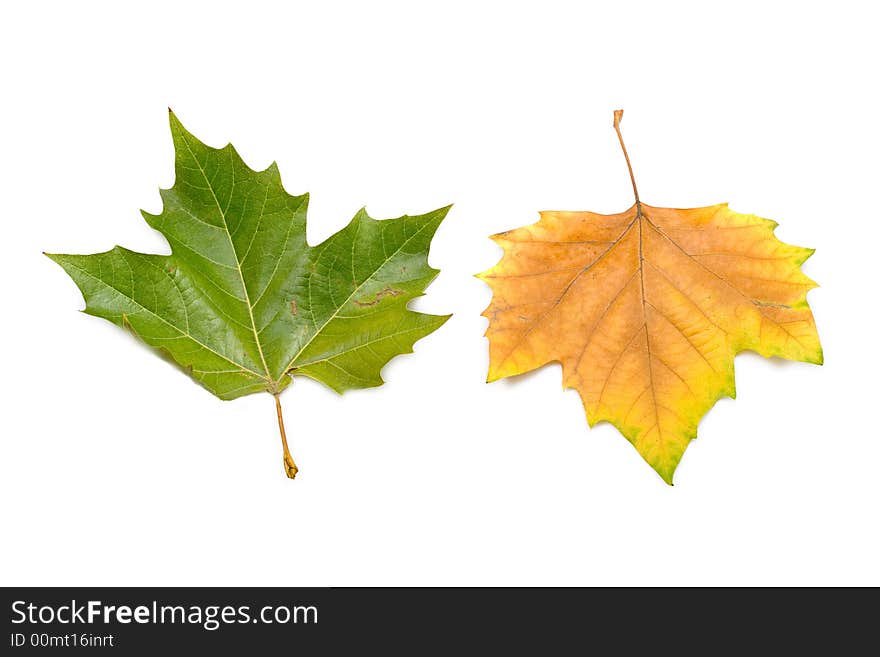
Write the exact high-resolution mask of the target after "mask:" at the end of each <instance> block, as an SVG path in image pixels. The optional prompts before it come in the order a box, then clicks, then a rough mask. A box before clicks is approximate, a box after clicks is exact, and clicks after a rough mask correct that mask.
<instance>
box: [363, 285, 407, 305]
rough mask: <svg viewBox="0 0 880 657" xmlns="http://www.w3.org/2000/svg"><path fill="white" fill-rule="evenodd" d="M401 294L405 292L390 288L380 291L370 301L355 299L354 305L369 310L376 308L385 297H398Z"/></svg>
mask: <svg viewBox="0 0 880 657" xmlns="http://www.w3.org/2000/svg"><path fill="white" fill-rule="evenodd" d="M399 294H403V290H394V289H392V288H390V287H386V288H385V289H384V290H380V291H379V292H377V293H376V296H374V297H373V298H372V299H370V300H369V301H358V300H357V299H355V301H354V305H356V306H359V307H361V308H368V307H370V306H375V305H376V304H377V303H379V302H380V301H381V300H382V299H384V298H385V297H396V296H397V295H399Z"/></svg>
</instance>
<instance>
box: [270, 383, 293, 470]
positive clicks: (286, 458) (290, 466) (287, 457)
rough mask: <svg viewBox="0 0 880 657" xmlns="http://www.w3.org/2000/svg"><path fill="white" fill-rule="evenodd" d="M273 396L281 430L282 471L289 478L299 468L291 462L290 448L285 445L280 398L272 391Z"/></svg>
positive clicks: (285, 438) (285, 434) (285, 437)
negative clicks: (282, 449) (282, 448)
mask: <svg viewBox="0 0 880 657" xmlns="http://www.w3.org/2000/svg"><path fill="white" fill-rule="evenodd" d="M272 396H273V397H275V412H276V413H277V414H278V430H279V431H280V432H281V445H282V447H284V472H285V473H286V474H287V476H288V477H290V478H291V479H293V478H295V477H296V473H297V472H299V468H297V467H296V463H294V462H293V457H292V456H291V455H290V449H289V448H288V447H287V433H286V432H285V431H284V416H283V415H282V414H281V399H280V398H279V396H278V393H277V392H276V393H273V395H272Z"/></svg>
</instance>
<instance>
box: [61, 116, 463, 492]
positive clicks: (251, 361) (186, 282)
mask: <svg viewBox="0 0 880 657" xmlns="http://www.w3.org/2000/svg"><path fill="white" fill-rule="evenodd" d="M169 116H170V121H171V135H172V138H173V140H174V149H175V176H176V178H175V183H174V186H173V187H172V188H171V189H163V190H160V193H161V196H162V202H163V206H164V207H163V210H162V213H161V214H158V215H152V214H149V213H147V212H142V214H143V216H144V218H145V219H146V221H147V223H148V224H149V225H150V226H152V227H153V228H155V229H156V230H158V231H159V232H160V233H162V235H164V236H165V238H166V239H167V240H168V242H169V244H170V245H171V255H169V256H163V255H152V254H145V253H138V252H135V251H130V250H128V249H125V248H123V247H119V246H117V247H115V248H113V249H111V250H110V251H106V252H104V253H95V254H92V255H60V254H47V255H48V256H49V257H50V258H52V259H53V260H54V261H55V262H57V263H58V264H59V265H61V267H63V268H64V270H65V271H66V272H67V273H68V274H69V275H70V277H71V278H72V279H73V280H74V281H75V282H76V284H77V285H78V286H79V288H80V290H81V291H82V294H83V297H84V298H85V301H86V309H85V312H87V313H89V314H91V315H96V316H98V317H103V318H105V319H108V320H110V321H111V322H113V323H115V324H118V325H119V326H124V327H128V328H130V329H131V330H132V331H133V332H134V333H135V335H137V336H138V337H139V338H140V339H141V340H143V341H144V342H146V343H147V344H149V345H150V346H152V347H155V348H157V349H161V350H163V351H165V352H167V353H168V354H169V355H170V356H171V358H172V359H173V360H174V361H175V362H176V363H178V364H179V365H180V366H182V367H183V368H185V370H186V371H187V373H188V374H189V375H190V376H191V377H192V378H193V379H195V380H196V381H198V382H199V383H200V384H202V385H203V386H204V387H205V388H207V389H208V390H210V391H211V392H212V393H214V394H215V395H217V396H218V397H220V398H221V399H235V398H236V397H241V396H243V395H248V394H251V393H254V392H268V393H271V394H274V395H276V401H277V395H278V393H279V392H280V391H281V390H283V389H284V388H285V387H286V386H287V385H288V384H289V383H290V381H291V377H292V376H295V375H299V374H301V375H303V376H308V377H310V378H313V379H316V380H318V381H320V382H322V383H324V384H325V385H327V386H329V387H330V388H333V390H335V391H337V392H340V393H341V392H343V391H344V390H348V389H351V388H369V387H372V386H378V385H381V384H382V382H383V381H382V378H381V376H380V372H381V369H382V367H383V366H384V365H385V364H386V363H387V362H388V361H389V360H390V359H391V358H393V357H394V356H396V355H398V354H402V353H409V352H411V351H412V346H413V343H414V342H416V340H418V339H420V338H422V337H424V336H426V335H427V334H429V333H431V332H432V331H434V330H435V329H437V328H439V327H440V326H441V325H442V324H443V323H444V322H445V321H446V320H447V319H448V318H449V315H444V316H437V315H426V314H424V313H419V312H414V311H412V310H408V309H407V304H408V303H409V301H410V300H412V299H414V298H415V297H417V296H420V295H422V294H423V293H424V290H425V288H426V287H427V285H428V284H429V283H430V282H431V281H432V280H433V279H434V277H435V276H436V275H437V273H438V270H436V269H433V268H431V267H429V266H428V249H429V247H430V244H431V238H432V237H433V236H434V233H435V231H436V230H437V227H438V226H439V225H440V222H441V221H442V220H443V218H444V217H445V216H446V213H447V212H448V211H449V207H445V208H441V209H439V210H435V211H433V212H429V213H428V214H424V215H418V216H404V217H400V218H398V219H387V220H383V221H377V220H375V219H372V218H370V217H369V216H368V215H367V213H366V211H365V210H363V209H362V210H360V211H359V212H358V213H357V214H355V216H354V218H353V219H352V220H351V222H350V223H349V224H348V226H346V227H345V228H343V229H342V230H341V231H339V232H338V233H336V234H335V235H333V236H331V237H329V238H328V239H327V240H325V241H324V242H323V243H321V244H319V245H318V246H314V247H312V246H309V245H308V243H307V241H306V209H307V207H308V200H309V197H308V194H304V195H302V196H291V195H290V194H288V193H287V192H286V191H284V188H283V187H282V185H281V177H280V175H279V173H278V168H277V166H276V165H275V164H274V163H273V164H272V165H270V166H269V168H267V169H266V170H264V171H254V170H252V169H250V168H249V167H248V166H247V165H246V164H245V163H244V161H243V160H242V159H241V157H239V155H238V153H237V152H236V151H235V149H234V148H233V147H232V145H231V144H228V145H227V146H225V147H224V148H221V149H215V148H211V147H209V146H206V145H205V144H203V143H202V142H200V141H199V140H198V139H196V138H195V137H194V136H193V135H191V134H190V133H189V132H187V131H186V129H185V128H184V127H183V126H182V125H181V123H180V121H178V120H177V117H175V116H174V114H173V113H170V114H169ZM278 409H279V424H280V426H281V430H282V438H284V436H283V423H282V421H281V415H280V405H279V406H278ZM285 443H286V440H285ZM285 451H286V450H285ZM290 465H292V460H291V462H290ZM295 472H296V468H295V466H293V473H292V474H295ZM288 474H289V475H291V476H292V474H291V472H290V468H289V467H288Z"/></svg>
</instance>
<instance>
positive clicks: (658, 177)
mask: <svg viewBox="0 0 880 657" xmlns="http://www.w3.org/2000/svg"><path fill="white" fill-rule="evenodd" d="M873 25H874V22H873V20H872V16H871V10H870V5H869V4H868V3H860V2H838V3H834V4H833V5H832V4H829V3H810V2H804V3H783V2H776V3H774V2H740V3H734V4H729V3H728V4H725V5H720V4H717V3H699V2H693V3H684V2H672V3H649V2H615V3H611V2H603V3H577V2H571V3H561V2H548V1H543V2H534V3H514V2H498V3H490V2H483V3H481V2H450V1H449V0H447V1H445V2H437V3H410V2H399V3H392V2H374V3H356V2H350V3H342V2H321V3H317V2H316V3H294V2H287V3H281V2H279V3H268V2H249V3H246V4H242V3H217V2H210V3H208V2H205V3H181V2H157V1H154V2H149V3H111V2H107V3H97V2H81V3H62V2H55V3H50V2H32V3H16V4H12V3H10V4H7V5H5V6H4V7H3V9H2V10H0V56H2V61H3V62H4V64H3V69H2V96H3V100H2V105H0V117H2V121H0V131H2V151H3V152H2V159H0V167H2V172H0V174H2V175H0V180H2V189H3V195H2V198H3V210H2V215H3V222H2V225H3V239H2V245H3V256H2V258H0V267H2V276H0V281H2V285H3V294H2V300H3V307H4V312H3V321H2V324H0V337H2V344H3V346H4V355H3V369H4V376H3V377H2V383H0V385H2V400H3V401H2V403H3V412H2V416H0V422H2V456H0V500H2V501H0V524H2V527H3V535H4V538H3V540H2V542H0V555H2V559H0V582H2V584H5V585H422V584H434V585H447V584H463V585H468V584H473V585H513V584H524V585H538V584H548V585H573V584H577V585H594V584H595V585H641V584H647V585H653V584H682V585H702V584H735V585H737V584H768V585H776V584H820V585H824V584H829V585H830V584H873V585H877V584H880V565H878V564H880V562H878V560H877V558H876V557H877V554H878V550H880V530H878V523H877V503H878V499H880V476H878V462H880V440H878V438H880V436H878V429H877V424H876V419H875V418H874V410H875V409H876V406H877V401H876V400H877V384H876V379H877V377H876V372H877V371H878V365H880V363H878V360H880V359H878V355H877V348H876V346H874V341H875V340H876V338H877V326H878V312H877V304H876V301H875V299H874V296H875V294H874V293H873V291H872V288H873V286H874V282H875V279H876V274H875V253H876V248H877V247H876V244H877V241H878V237H880V229H878V226H880V218H878V217H877V211H876V207H875V204H874V200H873V196H874V190H875V189H876V185H877V181H878V179H880V178H878V165H877V157H876V154H877V151H878V147H880V140H878V121H877V117H878V115H880V104H878V98H877V85H876V84H875V83H874V79H875V78H876V70H875V62H876V61H878V56H880V52H878V50H880V49H878V46H877V41H876V38H875V35H874V30H873ZM168 106H171V107H172V108H173V109H174V111H175V112H176V113H177V115H178V116H179V117H180V119H181V120H182V121H183V123H184V125H186V126H187V128H188V129H190V130H191V131H192V132H193V133H194V134H195V135H196V136H198V137H199V138H200V139H202V140H203V141H205V142H206V143H208V144H210V145H213V146H218V147H219V146H222V145H223V144H225V143H226V142H228V141H231V142H232V143H234V144H235V146H236V148H237V149H238V151H239V152H240V153H241V155H242V156H243V157H244V159H245V160H246V161H247V162H248V163H249V164H250V165H251V166H252V167H254V168H263V167H265V166H266V165H268V164H269V163H270V162H271V161H272V160H277V162H278V165H279V167H280V171H281V175H282V179H283V180H284V184H285V186H286V188H287V190H288V191H289V192H291V193H294V194H299V193H302V192H305V191H309V192H311V207H310V212H309V232H308V235H309V240H310V242H311V243H312V244H315V243H317V242H319V241H321V240H323V239H324V238H325V237H327V236H328V235H330V234H332V233H333V232H335V231H336V230H338V229H339V228H341V227H342V226H343V225H344V224H345V223H347V222H348V220H349V219H350V218H351V216H352V215H353V214H354V212H355V211H356V210H357V209H358V208H360V207H361V206H364V205H366V207H367V208H368V210H369V211H370V213H371V215H373V216H376V217H394V216H399V215H401V214H404V213H420V212H425V211H428V210H431V209H433V208H436V207H440V206H443V205H446V204H448V203H455V206H454V207H453V209H452V211H451V212H450V214H449V217H448V219H447V220H446V221H445V223H444V224H443V225H442V226H441V228H440V230H439V231H438V233H437V236H436V238H435V240H434V245H433V247H432V250H431V256H430V262H431V264H432V265H434V266H436V267H439V268H440V269H441V270H442V272H441V274H440V276H439V277H438V279H437V280H436V281H435V283H434V284H433V285H432V286H431V287H430V288H429V289H428V294H427V295H426V296H425V297H424V298H421V299H419V300H417V302H416V303H415V307H416V308H417V309H420V310H424V311H426V312H435V313H447V312H452V313H454V316H453V318H452V319H451V320H450V321H449V322H448V323H447V324H446V325H445V326H443V327H442V328H441V329H440V330H438V331H437V332H436V333H434V334H433V335H431V336H429V337H427V338H426V339H424V340H423V341H421V342H420V343H418V344H417V346H416V350H415V354H412V355H406V356H402V357H399V358H397V359H395V360H394V361H392V363H391V364H390V365H389V366H387V367H386V368H385V370H384V372H383V375H384V378H385V380H386V382H387V383H386V385H385V386H383V387H382V388H377V389H371V390H363V391H356V392H351V393H347V394H346V395H345V396H344V397H339V396H337V395H336V394H335V393H333V392H332V391H330V390H329V389H326V388H323V387H321V386H320V385H319V384H316V383H314V382H312V381H308V380H304V379H298V380H296V382H295V383H294V384H293V385H292V386H291V388H290V389H289V390H287V391H286V392H285V393H284V395H283V402H284V406H285V417H286V420H287V423H288V427H289V433H290V437H291V441H292V450H293V452H294V456H295V458H296V461H297V463H298V465H299V466H300V467H301V472H300V475H299V476H298V477H297V479H296V481H289V480H288V479H287V478H286V477H285V476H284V473H283V470H282V467H281V451H280V444H279V439H278V435H277V427H276V424H275V417H274V407H273V401H272V399H271V397H270V396H268V395H256V396H251V397H246V398H243V399H240V400H238V401H234V402H222V401H219V400H218V399H216V398H214V397H213V396H212V395H211V394H209V393H208V392H206V391H204V390H203V389H201V388H199V387H198V386H197V385H196V384H194V383H193V382H192V381H191V380H190V379H189V378H188V377H186V376H185V375H184V374H182V373H180V372H179V371H177V370H176V369H175V368H174V367H173V366H171V365H169V364H168V363H166V362H165V361H163V360H162V359H161V358H158V357H156V356H155V355H154V354H152V353H150V351H149V350H148V349H147V348H145V347H142V346H141V345H139V344H138V343H137V342H136V341H135V340H134V339H133V338H132V337H130V336H129V335H128V334H127V333H125V332H123V331H121V330H119V329H118V328H116V327H114V326H112V325H111V324H109V323H107V322H105V321H103V320H100V319H97V318H93V317H90V316H87V315H84V314H81V313H78V312H77V310H78V309H81V308H82V307H83V303H82V300H81V297H80V295H79V292H78V291H77V289H76V287H75V286H74V284H73V283H72V282H71V281H70V280H69V279H68V277H67V276H66V275H65V274H64V272H63V271H62V270H61V269H60V268H59V267H57V266H56V265H55V264H53V263H52V262H51V261H49V260H48V259H46V258H44V257H43V256H42V255H41V251H44V250H45V251H54V252H72V253H92V252H96V251H102V250H105V249H107V248H110V247H112V246H113V245H114V244H121V245H124V246H126V247H129V248H132V249H136V250H140V251H147V252H156V253H160V252H161V253H167V252H168V247H167V245H166V244H165V243H164V241H163V240H162V238H161V237H160V236H159V235H158V234H157V233H155V232H154V231H152V230H151V229H150V228H149V227H148V226H147V225H146V224H145V223H144V221H143V220H142V219H141V217H140V214H139V212H138V210H139V209H140V208H143V209H146V210H148V211H151V212H156V211H158V210H159V208H160V199H159V195H158V191H157V190H158V188H159V187H160V186H161V187H169V186H171V184H172V183H173V151H172V145H171V138H170V134H169V130H168V125H167V112H166V107H168ZM618 107H622V108H624V109H625V110H626V116H625V118H624V121H623V131H624V135H625V137H626V140H627V146H628V148H629V151H630V155H631V156H632V160H633V167H634V169H635V173H636V176H637V180H638V184H639V190H640V192H641V196H642V199H643V200H644V201H645V202H647V203H650V204H652V205H661V206H673V207H691V206H701V205H708V204H713V203H718V202H723V201H728V202H730V204H731V207H732V208H733V209H735V210H738V211H741V212H754V213H756V214H760V215H762V216H766V217H770V218H773V219H776V220H777V221H779V222H780V224H781V225H780V227H779V228H778V229H777V235H778V237H780V239H782V240H783V241H786V242H790V243H793V244H797V245H801V246H809V247H815V248H816V249H817V252H816V255H815V256H813V258H812V259H811V260H810V261H809V262H808V263H807V264H806V265H805V268H804V269H805V271H806V273H807V274H808V275H809V276H811V277H812V278H814V279H816V280H817V281H819V283H820V284H821V286H822V287H820V288H818V289H816V290H814V291H812V292H811V293H810V295H809V301H810V303H811V305H812V307H813V309H814V312H815V315H816V319H817V323H818V327H819V333H820V336H821V338H822V342H823V345H824V348H825V357H826V364H825V365H824V366H823V367H816V366H811V365H806V364H802V363H791V362H782V361H769V360H764V359H761V358H759V357H757V356H755V355H751V354H745V355H742V356H740V357H738V358H737V361H736V370H737V384H738V399H737V400H736V401H732V400H722V401H721V402H719V403H718V404H717V405H716V407H715V408H714V409H713V410H711V411H710V412H709V414H708V415H707V416H706V418H705V419H704V421H703V422H702V423H701V425H700V438H699V439H698V440H697V441H696V442H694V443H693V444H692V445H691V447H690V448H689V450H688V452H687V453H686V455H685V457H684V460H683V462H682V464H681V466H680V468H679V470H678V472H677V473H676V480H675V481H676V485H675V486H674V487H668V486H666V485H665V484H663V482H662V481H661V480H660V478H659V477H658V476H657V475H656V474H655V473H654V472H653V471H652V470H651V468H650V467H649V466H648V465H647V464H645V463H644V462H643V461H642V459H641V458H640V457H639V455H638V454H637V453H636V452H635V450H634V449H633V448H632V447H631V446H630V445H629V443H627V442H626V440H625V439H624V438H623V437H622V436H621V435H620V434H619V433H618V432H617V430H616V429H614V428H613V427H611V426H609V425H600V426H598V427H596V428H594V429H592V430H590V429H588V427H587V423H586V419H585V417H584V413H583V410H582V407H581V403H580V400H579V398H578V395H577V394H576V393H575V392H574V391H571V390H569V391H566V392H563V391H562V389H561V372H560V369H559V366H557V365H551V366H547V367H545V368H544V369H542V370H540V371H538V372H536V373H534V374H531V375H527V376H523V377H519V378H518V379H516V380H511V381H502V382H498V383H494V384H491V385H486V384H485V383H484V381H485V375H486V370H487V365H488V352H487V350H488V347H487V342H486V340H485V338H484V337H482V336H483V332H484V331H485V328H486V320H485V319H484V318H482V317H480V312H481V311H482V310H483V309H484V308H485V307H486V305H487V304H488V302H489V298H490V292H489V289H488V288H487V287H486V286H485V285H484V284H483V283H482V282H480V281H479V280H477V279H475V278H474V277H473V274H475V273H477V272H479V271H482V270H484V269H486V268H487V267H489V266H491V265H492V264H494V263H495V262H496V261H497V259H498V258H499V257H500V249H499V248H498V247H496V246H495V245H494V244H493V243H492V242H491V241H489V240H488V239H486V238H487V236H488V235H489V234H491V233H494V232H498V231H501V230H506V229H509V228H513V227H517V226H521V225H524V224H528V223H532V222H533V221H536V220H537V217H538V215H537V211H538V210H542V209H573V210H593V211H597V212H617V211H622V210H624V209H626V208H627V207H629V206H630V205H631V203H632V197H631V189H630V183H629V179H628V176H627V172H626V167H625V164H624V161H623V158H622V156H621V154H620V151H619V146H618V144H617V140H616V137H615V135H614V132H613V129H612V127H611V121H612V111H613V110H614V109H616V108H618Z"/></svg>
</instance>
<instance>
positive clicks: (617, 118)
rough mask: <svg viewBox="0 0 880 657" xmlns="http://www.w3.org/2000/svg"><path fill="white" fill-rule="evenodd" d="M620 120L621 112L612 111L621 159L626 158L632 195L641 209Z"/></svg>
mask: <svg viewBox="0 0 880 657" xmlns="http://www.w3.org/2000/svg"><path fill="white" fill-rule="evenodd" d="M622 118H623V110H622V109H619V110H614V130H615V131H616V132H617V139H618V140H619V141H620V148H622V149H623V157H625V158H626V168H627V169H629V179H630V182H632V186H633V194H635V196H636V205H638V206H639V209H641V207H642V202H641V201H640V200H639V188H638V187H636V177H635V176H634V175H633V168H632V164H630V161H629V153H627V152H626V144H624V143H623V135H622V134H621V133H620V120H621V119H622Z"/></svg>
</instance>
